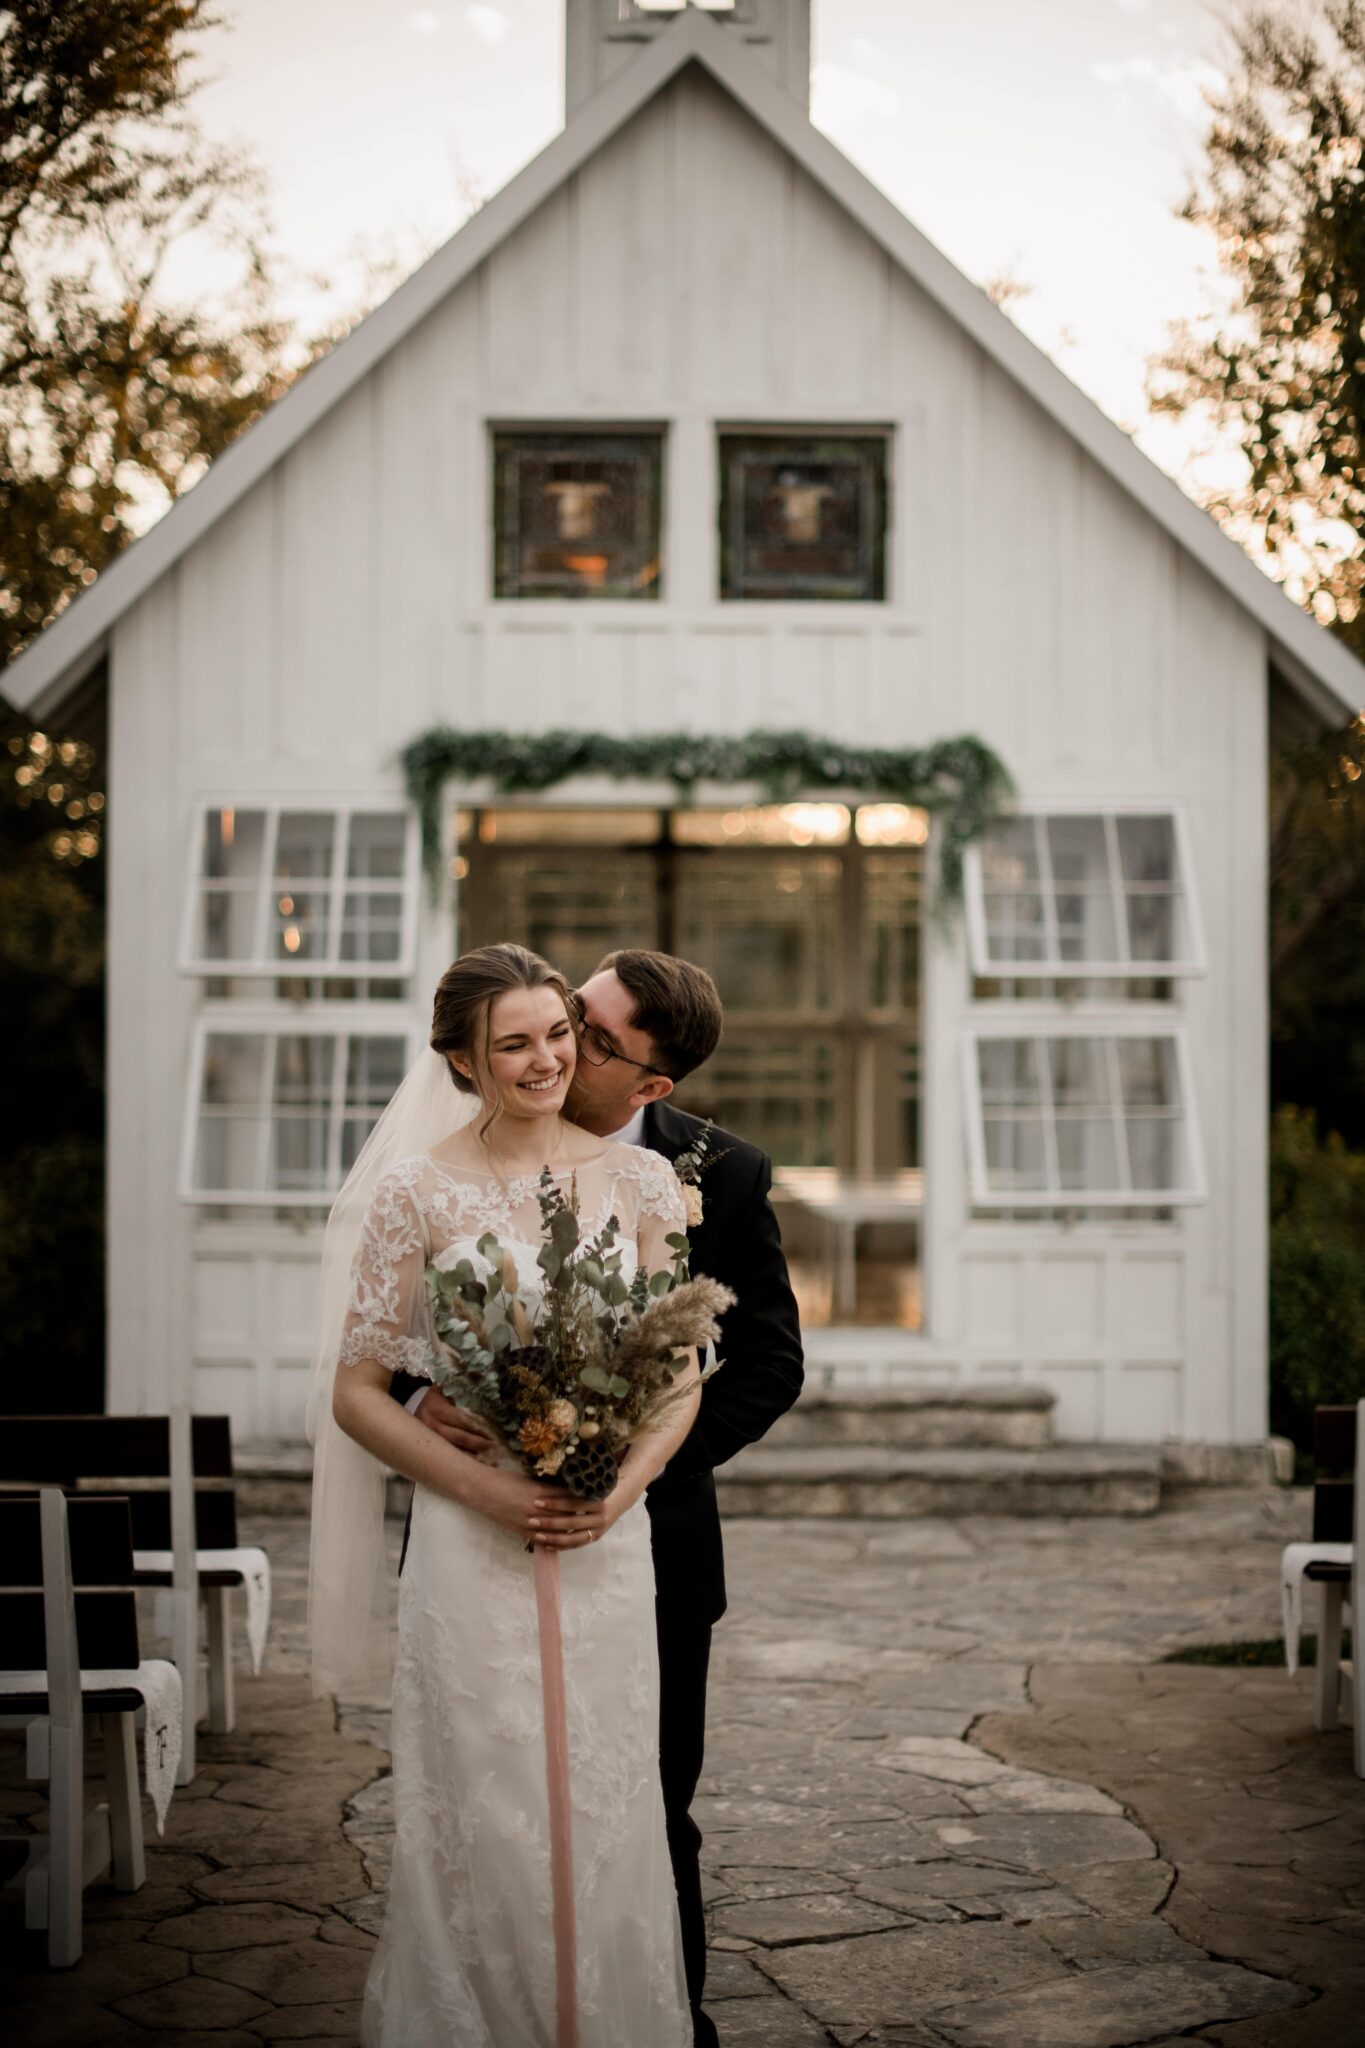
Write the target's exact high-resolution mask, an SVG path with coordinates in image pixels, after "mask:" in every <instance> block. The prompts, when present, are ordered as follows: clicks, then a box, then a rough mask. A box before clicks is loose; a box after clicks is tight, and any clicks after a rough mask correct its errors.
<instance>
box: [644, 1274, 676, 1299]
mask: <svg viewBox="0 0 1365 2048" xmlns="http://www.w3.org/2000/svg"><path fill="white" fill-rule="evenodd" d="M672 1288H673V1275H672V1274H671V1273H651V1275H650V1278H649V1291H650V1293H651V1294H653V1295H660V1294H669V1293H671V1292H672Z"/></svg>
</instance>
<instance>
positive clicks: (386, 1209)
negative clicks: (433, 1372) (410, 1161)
mask: <svg viewBox="0 0 1365 2048" xmlns="http://www.w3.org/2000/svg"><path fill="white" fill-rule="evenodd" d="M415 1177H416V1169H415V1168H414V1167H412V1166H409V1165H407V1164H404V1165H400V1166H396V1167H395V1168H394V1169H393V1171H392V1173H386V1174H385V1175H384V1178H383V1179H382V1180H381V1181H380V1182H379V1185H378V1186H377V1187H376V1189H375V1191H374V1199H373V1201H372V1202H371V1203H370V1207H369V1213H368V1214H367V1216H366V1218H365V1222H364V1224H363V1226H362V1228H361V1233H360V1244H359V1246H358V1248H357V1250H356V1255H355V1264H354V1265H353V1266H352V1268H351V1298H350V1303H349V1306H348V1308H347V1311H346V1323H345V1327H344V1329H343V1331H342V1337H341V1351H340V1354H339V1355H340V1360H341V1363H342V1364H343V1365H354V1364H355V1363H356V1361H357V1359H361V1358H374V1359H377V1360H378V1361H379V1363H380V1365H382V1366H386V1367H387V1368H388V1370H389V1371H390V1372H408V1373H415V1374H417V1375H418V1376H419V1377H421V1378H424V1379H425V1378H429V1377H430V1365H429V1360H430V1347H429V1343H428V1339H427V1336H426V1331H425V1318H426V1287H425V1274H426V1262H427V1242H426V1231H425V1228H424V1227H423V1223H422V1217H421V1212H420V1210H419V1209H418V1206H417V1199H416V1196H415V1193H414V1182H415Z"/></svg>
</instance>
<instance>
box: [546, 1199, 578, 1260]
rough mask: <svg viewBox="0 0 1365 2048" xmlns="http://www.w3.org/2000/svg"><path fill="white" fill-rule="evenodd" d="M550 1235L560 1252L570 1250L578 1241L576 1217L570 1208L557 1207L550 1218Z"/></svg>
mask: <svg viewBox="0 0 1365 2048" xmlns="http://www.w3.org/2000/svg"><path fill="white" fill-rule="evenodd" d="M550 1236H551V1238H552V1239H553V1240H554V1242H555V1244H556V1245H557V1246H558V1248H559V1250H560V1251H561V1252H571V1251H572V1250H573V1249H574V1247H575V1246H576V1245H577V1243H578V1218H577V1217H576V1216H575V1215H574V1212H573V1210H572V1209H558V1210H556V1211H555V1214H554V1215H553V1216H552V1217H551V1218H550Z"/></svg>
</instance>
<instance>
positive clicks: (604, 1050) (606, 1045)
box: [574, 990, 669, 1081]
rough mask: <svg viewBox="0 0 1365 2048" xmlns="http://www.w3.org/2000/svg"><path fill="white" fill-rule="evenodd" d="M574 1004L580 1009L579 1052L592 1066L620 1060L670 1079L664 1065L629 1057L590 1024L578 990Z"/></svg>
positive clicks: (630, 1065) (625, 1064) (663, 1078)
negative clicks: (653, 1064) (651, 1064)
mask: <svg viewBox="0 0 1365 2048" xmlns="http://www.w3.org/2000/svg"><path fill="white" fill-rule="evenodd" d="M574 1006H575V1008H576V1009H577V1011H578V1021H579V1027H580V1028H579V1039H578V1050H579V1054H580V1056H581V1057H582V1058H583V1059H585V1060H586V1061H587V1062H588V1065H589V1066H590V1067H605V1066H606V1064H607V1062H608V1061H609V1060H620V1062H621V1064H622V1066H624V1067H638V1068H639V1069H640V1072H641V1073H642V1074H657V1075H659V1077H660V1079H661V1080H664V1081H666V1080H668V1078H669V1076H668V1075H667V1074H665V1073H664V1070H663V1068H662V1067H651V1066H650V1064H649V1062H648V1060H633V1059H630V1058H628V1057H627V1055H626V1054H625V1053H623V1052H618V1051H617V1050H616V1047H615V1046H614V1045H613V1044H612V1042H611V1040H610V1039H609V1038H608V1037H607V1035H606V1033H605V1032H604V1031H599V1030H598V1028H597V1026H596V1025H595V1024H589V1023H588V1021H587V1019H586V1018H585V1016H584V1014H583V998H582V996H580V995H579V994H578V992H577V990H575V991H574Z"/></svg>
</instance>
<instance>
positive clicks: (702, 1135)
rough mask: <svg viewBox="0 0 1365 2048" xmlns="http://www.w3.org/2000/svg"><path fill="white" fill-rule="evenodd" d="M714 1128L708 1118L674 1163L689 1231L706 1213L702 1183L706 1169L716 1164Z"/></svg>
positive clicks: (720, 1155) (718, 1154)
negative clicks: (713, 1152)
mask: <svg viewBox="0 0 1365 2048" xmlns="http://www.w3.org/2000/svg"><path fill="white" fill-rule="evenodd" d="M714 1128H715V1125H714V1123H713V1121H712V1119H711V1118H710V1117H709V1116H708V1117H707V1119H706V1122H705V1123H704V1124H703V1125H702V1127H701V1129H700V1130H699V1131H698V1132H697V1135H696V1137H695V1138H694V1139H693V1140H692V1143H691V1144H690V1145H689V1146H688V1148H687V1150H686V1151H685V1152H680V1153H679V1154H678V1156H677V1158H676V1159H675V1160H674V1161H673V1171H674V1173H676V1174H677V1176H678V1179H679V1180H680V1181H681V1183H682V1191H683V1209H684V1211H685V1213H686V1217H687V1227H688V1229H689V1230H695V1229H696V1227H697V1225H698V1224H699V1223H700V1222H701V1219H702V1216H703V1214H704V1213H705V1209H704V1205H703V1203H702V1198H701V1185H700V1183H701V1177H702V1174H703V1173H704V1172H705V1170H706V1168H707V1167H708V1166H711V1165H713V1164H714V1160H713V1159H712V1158H711V1157H710V1151H711V1133H712V1131H713V1130H714ZM723 1156H724V1155H723V1154H721V1153H717V1154H716V1157H717V1158H722V1157H723Z"/></svg>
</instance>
